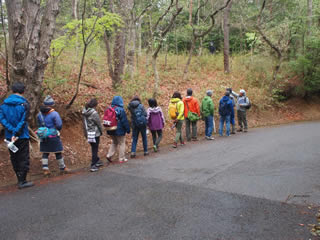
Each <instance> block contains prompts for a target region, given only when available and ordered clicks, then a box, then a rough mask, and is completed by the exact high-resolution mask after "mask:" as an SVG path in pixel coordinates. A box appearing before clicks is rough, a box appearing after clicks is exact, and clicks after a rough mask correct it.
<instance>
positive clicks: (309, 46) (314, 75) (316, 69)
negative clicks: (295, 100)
mask: <svg viewBox="0 0 320 240" xmlns="http://www.w3.org/2000/svg"><path fill="white" fill-rule="evenodd" d="M291 66H292V70H293V71H294V72H295V73H296V74H299V75H301V76H302V78H303V89H302V90H303V91H305V92H306V94H308V95H312V94H316V93H318V92H319V91H320V39H319V37H314V38H312V39H310V40H309V41H308V42H307V43H306V52H305V54H304V55H301V56H299V57H298V59H297V60H295V61H292V62H291Z"/></svg>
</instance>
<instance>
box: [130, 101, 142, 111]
mask: <svg viewBox="0 0 320 240" xmlns="http://www.w3.org/2000/svg"><path fill="white" fill-rule="evenodd" d="M139 104H140V102H139V101H138V100H134V101H132V102H130V103H129V108H132V109H134V108H137V107H138V106H139Z"/></svg>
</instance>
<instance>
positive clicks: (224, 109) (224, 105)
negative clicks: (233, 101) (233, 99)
mask: <svg viewBox="0 0 320 240" xmlns="http://www.w3.org/2000/svg"><path fill="white" fill-rule="evenodd" d="M228 102H229V101H226V102H224V101H221V102H220V105H219V113H220V115H221V116H227V115H228Z"/></svg>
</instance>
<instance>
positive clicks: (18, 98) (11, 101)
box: [4, 94, 27, 106]
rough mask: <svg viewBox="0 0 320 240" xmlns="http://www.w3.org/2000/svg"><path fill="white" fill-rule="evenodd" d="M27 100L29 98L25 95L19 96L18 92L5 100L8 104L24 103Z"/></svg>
mask: <svg viewBox="0 0 320 240" xmlns="http://www.w3.org/2000/svg"><path fill="white" fill-rule="evenodd" d="M26 101H27V100H26V99H25V98H24V97H22V96H19V95H17V94H12V95H10V96H9V97H8V98H7V99H6V100H4V103H5V104H7V105H13V106H16V105H20V104H23V103H25V102H26Z"/></svg>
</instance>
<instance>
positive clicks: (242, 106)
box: [232, 89, 250, 132]
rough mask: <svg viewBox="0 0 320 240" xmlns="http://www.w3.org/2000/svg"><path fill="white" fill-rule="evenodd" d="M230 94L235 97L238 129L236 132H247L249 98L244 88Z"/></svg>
mask: <svg viewBox="0 0 320 240" xmlns="http://www.w3.org/2000/svg"><path fill="white" fill-rule="evenodd" d="M232 95H233V96H235V97H236V98H237V103H236V106H237V116H238V124H239V129H238V130H237V131H238V132H242V131H244V132H247V131H248V122H247V107H248V106H249V105H250V101H249V98H248V97H247V96H246V91H245V90H244V89H241V90H240V93H239V94H237V93H236V92H234V91H232Z"/></svg>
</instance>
